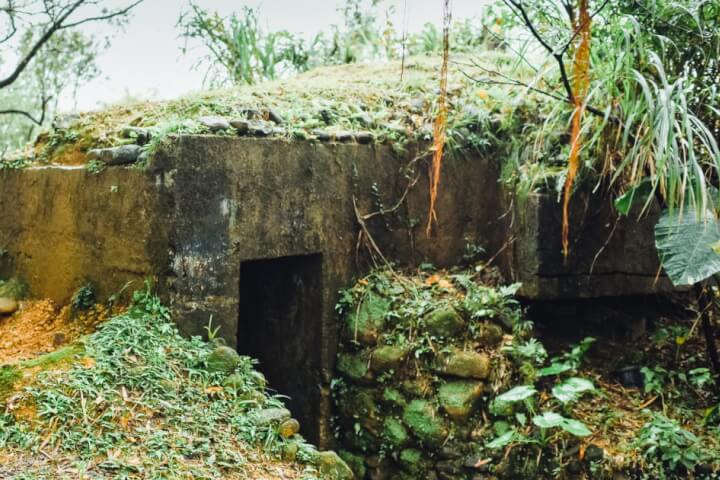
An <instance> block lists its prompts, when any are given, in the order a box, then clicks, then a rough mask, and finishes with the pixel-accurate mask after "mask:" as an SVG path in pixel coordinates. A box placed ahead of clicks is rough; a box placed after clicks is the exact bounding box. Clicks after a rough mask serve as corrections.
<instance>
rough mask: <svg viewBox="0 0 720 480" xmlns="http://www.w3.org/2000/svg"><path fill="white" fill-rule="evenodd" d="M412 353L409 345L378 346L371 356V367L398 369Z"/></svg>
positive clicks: (376, 370)
mask: <svg viewBox="0 0 720 480" xmlns="http://www.w3.org/2000/svg"><path fill="white" fill-rule="evenodd" d="M409 353H410V348H409V347H407V346H397V345H384V346H382V347H378V348H376V349H375V350H374V351H373V353H372V356H371V357H370V369H371V370H372V371H374V372H384V371H387V370H394V369H397V368H398V367H399V366H400V365H401V364H402V362H403V361H404V360H405V358H406V357H407V356H408V354H409Z"/></svg>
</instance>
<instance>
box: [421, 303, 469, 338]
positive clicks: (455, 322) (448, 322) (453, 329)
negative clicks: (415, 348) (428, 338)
mask: <svg viewBox="0 0 720 480" xmlns="http://www.w3.org/2000/svg"><path fill="white" fill-rule="evenodd" d="M425 328H426V330H427V332H428V333H429V334H430V335H433V336H435V337H439V338H450V337H454V336H455V335H458V334H459V333H460V332H462V331H463V330H464V329H465V320H463V318H462V317H461V316H460V314H458V313H457V312H456V311H455V309H454V308H452V307H441V308H438V309H436V310H434V311H432V312H430V314H428V315H427V316H426V317H425Z"/></svg>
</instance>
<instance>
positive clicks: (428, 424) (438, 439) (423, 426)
mask: <svg viewBox="0 0 720 480" xmlns="http://www.w3.org/2000/svg"><path fill="white" fill-rule="evenodd" d="M403 422H405V425H406V426H407V427H408V429H410V431H411V432H412V433H413V434H414V435H415V436H416V437H417V438H418V439H420V440H421V441H422V442H423V443H425V444H427V445H428V446H431V447H437V446H439V445H441V444H442V443H443V442H444V441H445V438H446V437H447V435H448V428H447V425H446V423H445V420H444V419H443V417H442V415H440V413H439V412H438V410H437V407H435V405H433V404H432V403H430V402H429V401H427V400H421V399H416V400H413V401H412V402H410V403H409V404H408V405H407V407H405V409H404V411H403Z"/></svg>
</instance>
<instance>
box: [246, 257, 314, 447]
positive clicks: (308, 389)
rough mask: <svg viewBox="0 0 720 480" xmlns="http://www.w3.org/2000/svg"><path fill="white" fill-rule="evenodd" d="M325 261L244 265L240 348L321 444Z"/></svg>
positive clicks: (276, 260) (306, 433) (271, 261)
mask: <svg viewBox="0 0 720 480" xmlns="http://www.w3.org/2000/svg"><path fill="white" fill-rule="evenodd" d="M321 318H322V255H320V254H314V255H302V256H294V257H281V258H272V259H266V260H249V261H245V262H242V263H241V264H240V311H239V318H238V330H237V346H238V351H239V352H240V354H242V355H248V356H251V357H253V358H256V359H258V360H259V361H260V365H258V370H260V371H261V372H262V373H263V374H264V375H265V376H266V377H267V379H268V381H269V383H270V387H271V388H272V389H274V390H276V391H277V392H278V393H280V394H282V395H287V396H288V397H290V399H289V400H286V404H287V406H288V408H289V409H290V410H291V411H292V413H293V415H294V416H295V417H296V418H297V419H298V420H299V421H300V424H301V426H302V433H303V436H305V437H306V438H308V439H309V440H311V441H317V439H318V435H319V432H318V425H319V416H320V384H321V382H320V380H321V379H320V333H321V324H320V322H321Z"/></svg>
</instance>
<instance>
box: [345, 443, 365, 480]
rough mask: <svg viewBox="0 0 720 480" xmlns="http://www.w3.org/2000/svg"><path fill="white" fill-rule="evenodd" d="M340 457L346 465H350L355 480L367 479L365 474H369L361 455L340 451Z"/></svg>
mask: <svg viewBox="0 0 720 480" xmlns="http://www.w3.org/2000/svg"><path fill="white" fill-rule="evenodd" d="M338 455H340V458H342V459H343V460H344V461H345V463H347V464H348V466H349V467H350V469H351V470H352V471H353V473H354V474H355V478H360V479H362V478H365V473H366V472H367V468H366V467H365V460H364V459H363V457H361V456H360V455H355V454H354V453H352V452H349V451H347V450H340V451H339V452H338Z"/></svg>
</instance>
